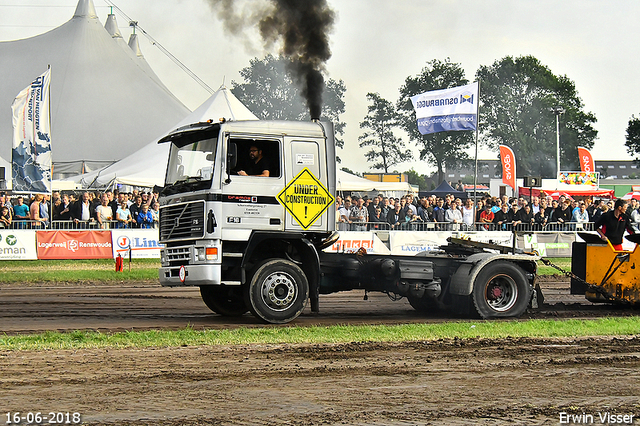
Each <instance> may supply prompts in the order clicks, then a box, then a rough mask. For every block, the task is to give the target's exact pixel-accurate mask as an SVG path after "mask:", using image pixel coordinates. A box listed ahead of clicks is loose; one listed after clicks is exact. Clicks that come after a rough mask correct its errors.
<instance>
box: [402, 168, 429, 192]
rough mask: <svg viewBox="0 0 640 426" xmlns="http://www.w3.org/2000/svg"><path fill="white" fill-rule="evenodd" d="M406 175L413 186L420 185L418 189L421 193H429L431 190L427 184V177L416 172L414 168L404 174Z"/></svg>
mask: <svg viewBox="0 0 640 426" xmlns="http://www.w3.org/2000/svg"><path fill="white" fill-rule="evenodd" d="M404 174H406V175H407V178H408V181H409V183H410V184H411V185H418V189H419V190H420V191H428V190H429V189H431V188H429V184H428V183H427V177H426V176H425V175H421V174H420V173H418V172H416V171H415V170H414V168H413V167H412V168H410V169H409V170H407V171H406V172H404Z"/></svg>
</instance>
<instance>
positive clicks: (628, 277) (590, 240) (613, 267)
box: [571, 233, 640, 304]
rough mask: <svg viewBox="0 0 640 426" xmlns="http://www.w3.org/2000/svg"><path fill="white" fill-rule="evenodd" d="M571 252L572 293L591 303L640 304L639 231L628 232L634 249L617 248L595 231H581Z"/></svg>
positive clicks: (628, 237)
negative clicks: (632, 233) (619, 249)
mask: <svg viewBox="0 0 640 426" xmlns="http://www.w3.org/2000/svg"><path fill="white" fill-rule="evenodd" d="M578 235H579V236H580V237H581V238H582V239H583V240H584V241H585V242H575V243H573V246H572V251H571V271H572V272H573V273H574V274H575V275H576V276H577V278H576V277H572V278H571V294H584V295H585V297H586V298H587V300H589V301H591V302H603V303H619V304H640V249H638V245H637V244H638V243H640V234H634V235H628V236H627V237H626V238H627V240H629V241H631V242H633V243H635V244H636V246H635V248H634V250H633V251H616V250H614V249H613V246H612V245H611V243H608V242H607V243H605V242H604V241H602V240H601V239H600V237H599V236H598V235H595V234H586V233H579V234H578Z"/></svg>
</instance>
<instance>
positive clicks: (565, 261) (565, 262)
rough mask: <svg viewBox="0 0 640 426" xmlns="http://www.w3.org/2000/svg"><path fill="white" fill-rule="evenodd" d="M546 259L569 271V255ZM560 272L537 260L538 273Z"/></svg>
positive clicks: (550, 273)
mask: <svg viewBox="0 0 640 426" xmlns="http://www.w3.org/2000/svg"><path fill="white" fill-rule="evenodd" d="M546 259H547V260H548V261H550V262H551V263H553V264H554V265H557V266H559V267H561V268H562V269H564V270H565V271H571V258H570V257H549V258H546ZM553 274H560V271H558V270H557V269H555V268H553V267H551V266H546V265H545V264H543V263H542V262H540V261H538V275H553Z"/></svg>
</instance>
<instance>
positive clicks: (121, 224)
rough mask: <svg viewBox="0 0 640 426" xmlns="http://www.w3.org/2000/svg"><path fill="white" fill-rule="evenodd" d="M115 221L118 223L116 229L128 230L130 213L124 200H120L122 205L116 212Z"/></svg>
mask: <svg viewBox="0 0 640 426" xmlns="http://www.w3.org/2000/svg"><path fill="white" fill-rule="evenodd" d="M116 220H117V221H118V228H129V225H130V224H131V211H130V210H129V207H128V206H127V201H126V199H123V200H122V204H120V207H119V208H118V210H117V211H116Z"/></svg>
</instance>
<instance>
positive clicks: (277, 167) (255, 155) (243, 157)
mask: <svg viewBox="0 0 640 426" xmlns="http://www.w3.org/2000/svg"><path fill="white" fill-rule="evenodd" d="M229 143H235V144H236V145H237V147H238V164H237V165H236V167H235V169H234V170H233V174H238V175H241V176H267V175H268V177H275V178H279V177H280V176H281V161H280V142H279V141H277V140H263V139H239V138H230V139H229Z"/></svg>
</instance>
